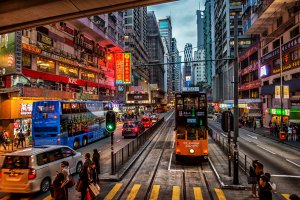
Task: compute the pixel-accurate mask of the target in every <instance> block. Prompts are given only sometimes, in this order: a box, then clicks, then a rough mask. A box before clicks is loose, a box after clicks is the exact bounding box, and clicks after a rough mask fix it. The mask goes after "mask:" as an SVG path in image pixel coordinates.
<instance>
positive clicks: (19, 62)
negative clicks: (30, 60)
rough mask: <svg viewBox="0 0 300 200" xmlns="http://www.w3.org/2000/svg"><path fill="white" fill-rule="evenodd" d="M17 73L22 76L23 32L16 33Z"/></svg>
mask: <svg viewBox="0 0 300 200" xmlns="http://www.w3.org/2000/svg"><path fill="white" fill-rule="evenodd" d="M15 59H16V61H15V73H17V74H22V31H16V49H15Z"/></svg>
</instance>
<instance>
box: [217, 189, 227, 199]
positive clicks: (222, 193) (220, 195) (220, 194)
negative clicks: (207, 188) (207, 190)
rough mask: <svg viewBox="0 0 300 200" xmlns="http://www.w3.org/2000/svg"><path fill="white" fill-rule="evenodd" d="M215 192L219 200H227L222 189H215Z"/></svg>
mask: <svg viewBox="0 0 300 200" xmlns="http://www.w3.org/2000/svg"><path fill="white" fill-rule="evenodd" d="M215 191H216V193H217V196H218V199H219V200H226V197H225V194H224V192H223V191H222V190H221V189H219V188H215Z"/></svg>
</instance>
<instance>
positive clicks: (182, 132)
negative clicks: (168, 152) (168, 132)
mask: <svg viewBox="0 0 300 200" xmlns="http://www.w3.org/2000/svg"><path fill="white" fill-rule="evenodd" d="M176 135H177V139H181V140H184V139H185V129H183V128H179V129H177V132H176Z"/></svg>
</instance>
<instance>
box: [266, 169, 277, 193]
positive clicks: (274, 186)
mask: <svg viewBox="0 0 300 200" xmlns="http://www.w3.org/2000/svg"><path fill="white" fill-rule="evenodd" d="M265 176H266V177H267V178H268V184H270V186H271V188H272V191H271V192H273V193H276V184H275V183H274V182H272V181H271V174H270V173H265Z"/></svg>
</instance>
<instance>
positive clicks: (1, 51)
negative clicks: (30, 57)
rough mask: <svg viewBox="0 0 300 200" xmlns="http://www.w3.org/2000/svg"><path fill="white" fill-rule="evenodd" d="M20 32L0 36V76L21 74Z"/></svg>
mask: <svg viewBox="0 0 300 200" xmlns="http://www.w3.org/2000/svg"><path fill="white" fill-rule="evenodd" d="M21 70H22V32H21V31H17V32H13V33H7V34H3V35H0V75H7V74H14V73H21Z"/></svg>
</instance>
